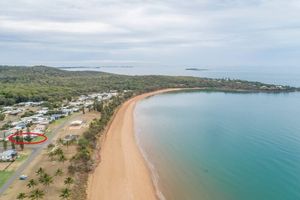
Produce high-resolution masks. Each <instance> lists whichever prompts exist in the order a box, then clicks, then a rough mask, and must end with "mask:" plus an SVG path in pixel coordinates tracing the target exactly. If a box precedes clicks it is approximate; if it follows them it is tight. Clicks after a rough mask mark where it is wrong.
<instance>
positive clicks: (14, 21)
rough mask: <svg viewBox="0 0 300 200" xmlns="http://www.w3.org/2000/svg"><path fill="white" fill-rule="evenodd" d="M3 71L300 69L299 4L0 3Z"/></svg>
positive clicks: (228, 0)
mask: <svg viewBox="0 0 300 200" xmlns="http://www.w3.org/2000/svg"><path fill="white" fill-rule="evenodd" d="M0 48H1V51H0V64H9V65H37V64H44V65H51V66H84V65H85V66H102V65H132V66H154V65H155V66H170V67H171V66H180V65H184V66H187V65H188V66H232V65H233V66H252V65H253V66H261V65H262V66H284V65H289V66H296V65H297V64H298V63H299V61H300V1H299V0H127V1H126V0H0Z"/></svg>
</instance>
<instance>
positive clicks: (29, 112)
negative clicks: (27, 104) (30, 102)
mask: <svg viewBox="0 0 300 200" xmlns="http://www.w3.org/2000/svg"><path fill="white" fill-rule="evenodd" d="M32 115H34V112H33V111H32V110H30V111H26V112H25V113H24V114H23V115H21V117H30V116H32Z"/></svg>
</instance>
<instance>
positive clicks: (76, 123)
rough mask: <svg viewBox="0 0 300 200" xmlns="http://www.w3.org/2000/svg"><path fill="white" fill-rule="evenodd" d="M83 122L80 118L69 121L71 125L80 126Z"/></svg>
mask: <svg viewBox="0 0 300 200" xmlns="http://www.w3.org/2000/svg"><path fill="white" fill-rule="evenodd" d="M82 124H83V121H81V120H76V121H73V122H71V126H81V125H82Z"/></svg>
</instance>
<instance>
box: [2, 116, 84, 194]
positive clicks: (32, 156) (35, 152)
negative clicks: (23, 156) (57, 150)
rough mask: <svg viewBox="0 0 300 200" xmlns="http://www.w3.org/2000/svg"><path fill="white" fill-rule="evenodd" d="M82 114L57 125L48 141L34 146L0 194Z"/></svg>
mask: <svg viewBox="0 0 300 200" xmlns="http://www.w3.org/2000/svg"><path fill="white" fill-rule="evenodd" d="M79 116H80V115H77V114H75V115H74V116H72V117H71V118H70V119H68V120H66V121H65V122H63V123H62V124H61V125H59V126H58V127H56V128H55V129H54V130H53V131H52V134H51V135H50V136H49V137H48V140H47V141H46V142H44V143H43V144H40V145H36V146H35V147H34V148H33V151H32V153H31V154H30V155H29V157H28V158H27V160H26V161H25V162H24V163H23V164H22V165H21V166H20V167H19V168H18V169H17V170H16V171H15V173H14V174H13V175H12V176H11V177H10V178H9V179H8V180H7V181H6V183H5V184H4V185H3V186H2V187H1V188H0V195H1V194H3V193H4V191H6V190H7V189H8V188H9V187H10V186H11V184H12V183H13V182H14V181H15V180H16V179H18V178H19V176H20V175H22V172H23V171H24V170H25V169H26V168H27V167H28V165H29V164H30V163H31V162H32V161H33V160H34V159H35V158H36V156H38V155H39V154H40V153H41V151H42V150H43V149H44V148H45V147H47V145H48V144H50V143H51V142H52V140H53V138H54V136H55V135H56V134H57V133H58V132H59V131H60V130H61V129H62V128H64V126H65V125H67V124H68V123H69V122H70V120H74V118H77V117H79Z"/></svg>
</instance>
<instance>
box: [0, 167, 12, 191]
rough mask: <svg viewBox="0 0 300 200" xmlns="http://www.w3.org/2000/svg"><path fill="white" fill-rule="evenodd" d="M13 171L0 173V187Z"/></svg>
mask: <svg viewBox="0 0 300 200" xmlns="http://www.w3.org/2000/svg"><path fill="white" fill-rule="evenodd" d="M13 173H14V171H0V187H2V185H3V184H4V183H5V182H6V181H7V180H8V179H9V177H10V176H11V175H13Z"/></svg>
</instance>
